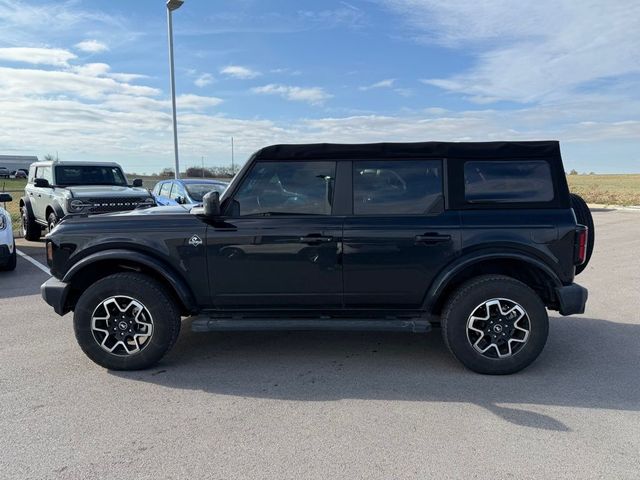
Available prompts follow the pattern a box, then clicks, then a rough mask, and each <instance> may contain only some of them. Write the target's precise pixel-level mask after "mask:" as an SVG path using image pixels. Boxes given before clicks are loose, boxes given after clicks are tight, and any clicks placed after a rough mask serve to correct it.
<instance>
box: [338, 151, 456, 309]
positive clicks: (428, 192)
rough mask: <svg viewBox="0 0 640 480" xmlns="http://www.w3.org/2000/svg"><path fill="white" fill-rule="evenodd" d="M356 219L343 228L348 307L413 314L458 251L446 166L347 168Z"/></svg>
mask: <svg viewBox="0 0 640 480" xmlns="http://www.w3.org/2000/svg"><path fill="white" fill-rule="evenodd" d="M352 165H353V168H352V175H353V178H352V183H353V215H352V216H349V217H346V219H345V223H344V240H343V242H344V246H343V249H344V261H343V269H344V296H345V307H347V308H376V309H380V308H390V309H405V308H406V309H414V308H419V307H420V306H421V304H422V302H423V299H424V297H425V294H426V292H427V289H428V288H429V286H430V285H431V282H432V280H433V278H434V277H435V276H436V275H437V274H438V272H439V271H440V270H441V269H442V268H443V267H444V266H445V265H446V264H447V263H449V262H450V261H452V260H453V259H454V258H455V256H456V252H458V251H459V248H460V220H459V215H458V213H457V212H452V211H447V210H446V209H445V208H444V173H443V172H444V166H443V160H432V159H429V160H419V159H411V160H401V159H398V160H395V159H388V160H361V161H354V162H353V163H352Z"/></svg>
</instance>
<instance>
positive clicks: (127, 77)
mask: <svg viewBox="0 0 640 480" xmlns="http://www.w3.org/2000/svg"><path fill="white" fill-rule="evenodd" d="M108 77H110V78H113V79H114V80H117V81H119V82H125V83H129V82H133V81H135V80H141V79H143V78H149V76H148V75H140V74H139V73H109V74H108Z"/></svg>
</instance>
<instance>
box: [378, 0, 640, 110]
mask: <svg viewBox="0 0 640 480" xmlns="http://www.w3.org/2000/svg"><path fill="white" fill-rule="evenodd" d="M385 2H386V3H387V4H388V5H389V6H391V7H392V8H393V9H395V10H396V11H398V12H400V13H401V14H403V15H404V16H405V18H406V21H407V22H408V23H409V24H410V25H411V26H412V27H413V28H414V34H413V36H414V38H416V39H418V40H419V41H422V42H427V43H439V44H441V45H444V46H447V47H451V48H460V49H465V51H466V52H470V53H472V54H475V55H476V62H475V64H474V65H473V66H472V67H471V68H470V69H468V70H467V71H465V72H462V73H459V74H456V75H452V76H450V77H447V78H427V79H425V82H426V83H428V84H430V85H434V86H437V87H439V88H442V89H445V90H449V91H451V92H455V93H460V94H464V95H466V96H468V98H470V99H471V100H473V101H476V102H479V103H491V102H494V101H498V100H508V101H516V102H523V103H528V102H541V101H544V102H548V101H556V100H558V99H562V98H565V97H566V96H567V95H573V94H575V93H576V92H578V91H580V90H581V89H585V88H586V89H588V88H589V87H590V86H592V85H593V84H594V82H601V81H603V80H604V81H607V82H609V84H611V83H615V80H616V79H619V78H622V77H625V76H631V75H637V74H638V73H640V61H638V51H640V35H639V34H638V32H639V31H640V3H639V2H637V0H619V1H616V2H599V1H597V0H560V1H558V0H539V1H536V2H519V3H517V4H514V3H513V2H512V1H510V0H490V1H486V2H477V1H475V0H458V1H455V2H441V1H439V0H385ZM638 87H639V85H638V84H637V82H636V84H635V85H633V87H632V88H633V89H635V91H637V89H638ZM606 88H607V85H599V90H600V91H602V90H603V89H606Z"/></svg>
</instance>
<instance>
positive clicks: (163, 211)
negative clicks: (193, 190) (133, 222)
mask: <svg viewBox="0 0 640 480" xmlns="http://www.w3.org/2000/svg"><path fill="white" fill-rule="evenodd" d="M190 210H191V207H190V206H189V205H170V206H167V207H149V208H139V209H136V210H129V211H126V212H113V213H101V214H100V215H99V216H100V217H136V216H141V215H176V214H180V213H189V211H190Z"/></svg>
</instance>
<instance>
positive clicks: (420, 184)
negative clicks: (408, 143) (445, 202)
mask: <svg viewBox="0 0 640 480" xmlns="http://www.w3.org/2000/svg"><path fill="white" fill-rule="evenodd" d="M441 199H442V162H441V161H440V160H382V161H381V160H374V161H359V162H353V213H354V214H355V215H424V214H426V213H429V212H430V211H431V210H432V208H433V207H434V206H435V205H436V204H439V202H440V201H441Z"/></svg>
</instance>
